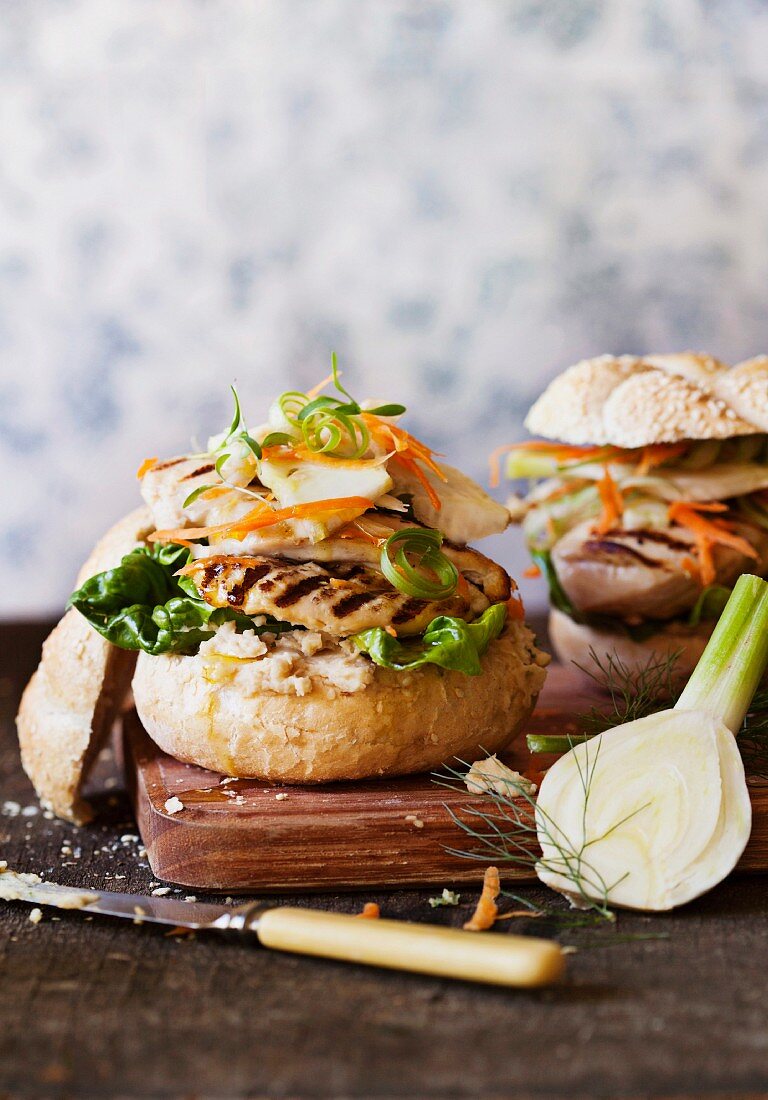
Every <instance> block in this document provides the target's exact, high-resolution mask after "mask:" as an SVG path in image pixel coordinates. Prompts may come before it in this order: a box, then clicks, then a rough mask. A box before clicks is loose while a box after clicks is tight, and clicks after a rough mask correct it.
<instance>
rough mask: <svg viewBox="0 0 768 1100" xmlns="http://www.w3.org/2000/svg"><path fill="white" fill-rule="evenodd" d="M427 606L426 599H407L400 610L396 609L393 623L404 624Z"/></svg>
mask: <svg viewBox="0 0 768 1100" xmlns="http://www.w3.org/2000/svg"><path fill="white" fill-rule="evenodd" d="M425 606H426V601H425V600H416V599H412V598H409V599H407V600H406V601H405V603H404V604H403V606H402V607H401V608H400V610H399V611H396V612H395V614H394V615H393V616H392V623H393V625H394V626H402V625H403V624H404V623H407V622H408V621H409V620H410V619H415V618H416V616H417V615H418V614H419V613H420V612H422V611H423V610H424V608H425Z"/></svg>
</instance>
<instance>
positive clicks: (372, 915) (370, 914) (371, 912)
mask: <svg viewBox="0 0 768 1100" xmlns="http://www.w3.org/2000/svg"><path fill="white" fill-rule="evenodd" d="M355 916H356V917H362V918H363V920H378V919H379V917H380V916H381V910H380V909H379V907H378V905H377V904H376V902H375V901H367V902H366V903H365V905H364V906H363V911H362V913H356V914H355Z"/></svg>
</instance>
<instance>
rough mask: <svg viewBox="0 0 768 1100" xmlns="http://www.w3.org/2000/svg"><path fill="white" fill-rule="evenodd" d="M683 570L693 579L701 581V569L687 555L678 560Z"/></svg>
mask: <svg viewBox="0 0 768 1100" xmlns="http://www.w3.org/2000/svg"><path fill="white" fill-rule="evenodd" d="M680 565H681V566H682V568H683V570H684V571H685V572H686V573H687V574H688V575H689V576H690V577H693V579H694V580H697V581H701V570H700V569H699V567H698V565H697V564H696V562H695V561H694V560H693V558H689V557H688V556H687V555H686V556H685V557H684V558H683V560H682V561H681V562H680Z"/></svg>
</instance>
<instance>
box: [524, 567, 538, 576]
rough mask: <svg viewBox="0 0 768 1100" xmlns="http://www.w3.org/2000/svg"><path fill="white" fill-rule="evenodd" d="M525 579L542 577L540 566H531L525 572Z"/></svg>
mask: <svg viewBox="0 0 768 1100" xmlns="http://www.w3.org/2000/svg"><path fill="white" fill-rule="evenodd" d="M523 576H524V577H531V578H533V577H540V576H541V569H540V567H539V566H538V565H529V566H528V568H527V569H524V570H523Z"/></svg>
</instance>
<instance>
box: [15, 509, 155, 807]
mask: <svg viewBox="0 0 768 1100" xmlns="http://www.w3.org/2000/svg"><path fill="white" fill-rule="evenodd" d="M151 529H152V524H151V519H150V515H149V512H148V511H147V509H146V508H139V509H137V510H136V511H135V512H131V513H130V515H128V516H126V517H125V518H124V519H122V520H120V521H119V523H116V524H115V525H114V527H112V528H111V529H110V530H109V531H108V532H107V533H106V535H105V536H104V537H103V538H102V539H101V541H100V542H99V543H98V544H97V545H96V547H95V549H94V551H93V553H92V554H91V556H90V557H89V558H88V561H87V562H86V563H85V565H84V566H83V568H82V569H81V570H80V574H79V576H78V578H77V582H76V583H77V586H78V587H79V586H80V585H81V584H83V583H84V582H85V581H86V580H87V579H88V578H89V577H92V576H93V575H94V574H95V573H101V572H103V571H104V570H105V569H111V568H112V567H113V566H115V565H117V564H118V563H119V561H120V559H121V558H122V557H123V555H124V554H128V553H130V551H131V550H133V548H134V547H135V546H136V544H137V543H139V542H142V541H143V540H144V538H145V537H146V535H147V534H148V533H149V531H150V530H151ZM134 662H135V654H133V653H128V652H126V651H125V650H122V649H116V648H115V646H113V645H110V643H109V642H107V641H106V640H105V639H104V638H102V637H101V635H100V634H97V633H96V631H95V630H94V629H93V627H92V626H91V625H90V623H88V622H87V620H86V619H84V618H83V616H82V615H81V614H80V613H79V612H77V611H74V610H72V611H68V612H67V613H66V615H65V616H64V618H63V619H62V620H61V622H60V623H59V624H58V626H57V627H56V628H55V630H54V631H53V632H52V633H51V634H50V635H49V637H48V638H47V639H46V642H45V644H44V646H43V655H42V659H41V661H40V665H39V666H38V669H37V671H36V672H35V674H34V675H33V677H32V679H31V680H30V682H29V684H28V685H27V687H26V690H25V692H24V695H23V696H22V699H21V706H20V708H19V713H18V715H17V718H16V725H17V728H18V732H19V744H20V746H21V762H22V764H23V765H24V770H25V772H26V773H27V775H28V776H29V778H30V779H31V781H32V784H33V786H34V788H35V790H36V791H37V794H38V797H39V798H40V801H41V802H42V803H43V805H44V806H46V807H48V808H50V809H51V810H53V812H54V813H55V814H57V815H58V816H59V817H63V818H66V819H67V820H68V821H74V822H76V823H77V824H82V823H84V822H86V821H88V820H90V818H91V816H92V814H91V808H90V806H89V805H88V804H87V803H86V802H85V801H84V800H83V798H82V797H81V794H80V790H81V787H82V784H83V780H84V778H85V776H86V775H87V773H88V769H89V767H90V764H91V762H92V761H93V759H94V758H95V756H96V753H97V752H98V751H99V749H100V748H101V746H102V745H103V743H104V741H105V739H106V738H107V736H108V734H109V731H110V729H111V728H112V723H113V721H114V719H115V717H116V715H117V713H118V711H119V709H120V707H121V705H122V703H123V700H124V699H125V696H126V694H127V692H128V690H129V687H130V682H131V675H132V673H133V666H134Z"/></svg>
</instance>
